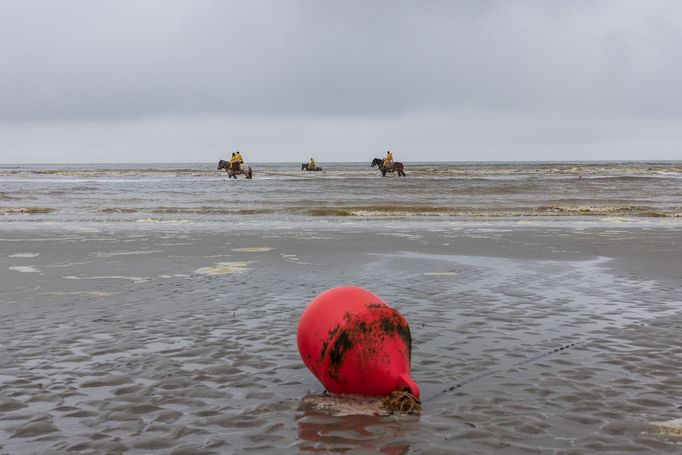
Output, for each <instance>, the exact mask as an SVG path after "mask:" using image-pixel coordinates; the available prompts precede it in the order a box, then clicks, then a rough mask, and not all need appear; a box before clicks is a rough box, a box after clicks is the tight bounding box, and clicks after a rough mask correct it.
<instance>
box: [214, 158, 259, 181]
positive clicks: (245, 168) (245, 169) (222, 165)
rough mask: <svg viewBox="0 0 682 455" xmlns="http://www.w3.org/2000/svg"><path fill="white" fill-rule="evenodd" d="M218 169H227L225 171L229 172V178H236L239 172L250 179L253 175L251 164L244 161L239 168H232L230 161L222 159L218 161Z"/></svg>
mask: <svg viewBox="0 0 682 455" xmlns="http://www.w3.org/2000/svg"><path fill="white" fill-rule="evenodd" d="M218 169H225V172H227V178H232V177H234V178H235V179H236V178H237V175H238V174H244V175H245V176H246V178H247V179H250V178H251V177H253V172H252V171H251V166H249V165H248V164H244V163H241V164H240V165H239V168H237V169H232V168H231V167H230V163H229V161H225V160H220V161H218Z"/></svg>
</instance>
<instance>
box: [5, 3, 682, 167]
mask: <svg viewBox="0 0 682 455" xmlns="http://www.w3.org/2000/svg"><path fill="white" fill-rule="evenodd" d="M237 149H239V150H241V151H242V153H243V154H244V156H245V158H246V159H247V161H253V162H257V161H261V162H262V161H303V160H306V159H308V158H310V157H311V156H313V157H315V158H316V159H317V160H318V161H320V162H324V161H367V160H369V159H371V158H373V157H374V156H383V155H384V154H385V152H386V150H388V149H391V150H392V151H393V152H394V155H395V157H396V159H400V160H403V161H419V160H447V161H477V160H505V161H506V160H587V159H613V160H622V159H644V160H650V159H682V2H681V1H679V0H637V1H628V0H613V1H606V0H604V1H600V0H584V1H582V0H570V1H565V0H556V1H552V0H536V1H523V0H513V1H512V0H500V1H485V0H470V1H456V0H443V1H430V0H414V1H397V0H357V1H356V0H343V1H339V0H334V1H331V0H330V1H326V0H288V1H284V0H243V1H236V0H234V1H232V0H214V1H209V0H120V1H110V0H60V1H54V0H0V162H1V163H54V162H213V161H217V160H218V159H219V158H221V157H224V156H226V155H228V154H230V153H231V152H232V151H234V150H237Z"/></svg>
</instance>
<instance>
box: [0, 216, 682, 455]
mask: <svg viewBox="0 0 682 455" xmlns="http://www.w3.org/2000/svg"><path fill="white" fill-rule="evenodd" d="M93 231H94V232H93ZM633 237H634V238H636V239H638V241H639V242H640V243H641V244H646V245H648V246H647V248H648V249H649V250H653V249H655V248H656V247H655V245H656V244H659V248H660V249H661V250H670V249H671V248H672V249H674V248H677V247H675V246H674V245H680V244H682V242H679V240H680V231H679V230H677V229H676V228H669V229H663V228H657V229H650V230H647V231H646V232H645V231H644V230H643V229H642V228H636V229H630V230H628V229H623V230H613V229H603V228H599V229H592V230H584V229H582V228H581V229H567V228H551V229H549V228H546V227H536V228H529V227H521V228H519V227H517V228H508V227H505V228H501V227H500V228H491V227H490V226H486V227H477V228H470V229H469V228H462V226H459V227H453V226H448V225H441V226H440V227H439V228H438V229H433V230H431V231H427V230H423V229H410V228H405V229H403V230H396V231H393V232H384V231H381V230H378V231H374V230H371V229H362V228H358V227H357V226H355V227H353V228H352V229H351V228H348V229H341V228H328V229H315V230H313V229H310V230H307V231H292V230H289V229H269V230H267V231H259V232H243V231H230V230H227V231H224V232H213V231H205V230H193V229H181V228H175V229H170V228H166V229H158V230H147V231H140V230H135V231H130V230H120V229H112V230H99V231H96V230H92V231H86V232H74V231H73V230H70V229H53V230H50V231H48V230H35V231H32V232H30V233H28V232H26V231H12V230H8V229H5V230H3V232H2V239H0V246H1V247H2V250H1V251H2V254H0V280H1V282H0V284H1V285H2V289H3V302H2V303H1V304H0V453H33V452H41V453H45V452H51V453H54V452H56V453H60V452H85V453H88V452H111V453H117V452H127V453H143V452H147V451H149V450H158V451H159V453H244V452H246V451H255V452H258V453H292V452H298V451H323V452H324V451H341V452H343V451H355V452H356V453H357V452H360V453H374V452H380V453H388V454H397V453H408V452H409V453H490V452H499V453H535V452H545V453H547V452H553V451H559V453H594V452H597V451H599V452H611V453H623V452H630V451H641V452H645V453H679V450H680V442H681V441H680V439H679V437H678V436H676V435H675V434H674V432H670V431H668V432H665V431H663V430H661V429H660V428H659V427H656V426H654V425H652V422H658V421H672V420H673V419H676V418H679V417H681V416H682V409H681V406H682V404H681V403H680V401H679V397H680V396H682V380H681V379H680V378H679V371H680V368H682V347H680V344H679V343H678V342H676V339H677V335H678V334H679V331H680V329H681V328H682V311H681V307H680V300H679V286H678V285H677V284H676V283H679V281H675V279H660V280H659V279H655V277H652V276H651V274H650V273H646V270H638V269H637V267H632V268H628V269H620V268H618V267H617V266H615V265H614V264H615V263H617V261H618V257H616V256H618V255H617V254H616V253H613V252H614V251H616V252H617V251H618V250H619V249H623V248H621V246H622V245H625V246H627V245H631V244H632V243H631V242H632V240H627V241H624V240H622V239H627V238H633ZM476 242H481V244H480V245H479V244H478V243H476ZM472 245H473V246H472ZM486 245H487V248H488V249H486ZM666 245H668V246H666ZM467 248H473V249H476V250H477V251H479V252H480V254H478V255H475V256H474V255H471V254H469V253H468V252H467ZM609 248H612V250H609ZM628 248H629V247H628ZM625 249H627V248H625ZM519 252H523V254H520V253H519ZM673 253H679V252H677V251H676V250H675V251H673ZM661 254H662V253H661ZM612 256H613V259H611V258H610V257H612ZM676 257H677V258H679V255H678V256H676ZM661 260H662V261H668V262H667V263H668V265H670V266H672V267H674V266H677V265H679V259H675V258H672V259H671V258H670V257H667V256H661ZM642 261H644V259H642ZM675 261H677V262H675ZM642 264H644V262H642ZM18 267H31V268H33V269H35V270H36V272H33V273H22V271H21V269H17V268H18ZM344 284H354V285H358V286H363V287H367V288H368V289H371V290H373V291H374V292H376V293H377V294H379V295H380V296H381V297H382V298H384V299H385V300H386V301H387V302H388V303H389V304H391V305H392V306H394V307H395V308H396V309H398V310H399V311H401V312H402V313H403V314H404V315H405V316H406V318H407V320H408V321H409V322H410V326H411V330H412V337H413V351H412V352H413V353H412V356H413V357H412V372H413V377H414V378H415V380H416V381H417V382H418V383H419V385H420V387H421V391H422V399H423V413H422V414H421V415H416V416H415V415H409V416H405V415H389V416H380V415H367V410H366V407H365V408H362V407H358V413H357V414H354V413H353V412H350V413H349V412H348V406H346V407H343V408H342V407H339V409H336V410H335V409H334V408H333V407H332V408H329V407H326V408H325V407H323V406H318V405H316V403H317V402H318V401H319V402H321V401H324V397H323V398H320V399H318V398H317V396H319V395H320V394H321V393H322V392H323V389H322V387H321V385H320V384H319V383H318V382H317V381H316V380H315V378H314V377H313V376H312V374H311V373H309V372H308V371H307V370H306V369H305V367H304V366H303V364H302V362H301V360H300V358H299V356H298V352H297V348H296V337H295V334H296V327H297V322H298V318H299V316H300V314H301V312H302V311H303V309H304V307H305V305H306V304H307V302H308V301H310V300H311V299H312V298H313V297H314V296H315V295H317V294H319V293H320V292H322V291H323V290H325V289H328V288H330V287H333V286H338V285H344ZM370 406H371V405H370ZM349 414H350V415H349ZM363 451H364V452H363Z"/></svg>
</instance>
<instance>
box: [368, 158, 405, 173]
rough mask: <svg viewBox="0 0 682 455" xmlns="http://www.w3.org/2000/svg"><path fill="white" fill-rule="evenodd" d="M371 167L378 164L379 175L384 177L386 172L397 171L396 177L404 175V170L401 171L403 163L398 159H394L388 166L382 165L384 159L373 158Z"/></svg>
mask: <svg viewBox="0 0 682 455" xmlns="http://www.w3.org/2000/svg"><path fill="white" fill-rule="evenodd" d="M371 166H372V167H375V166H379V170H380V171H381V176H382V177H386V173H387V172H397V173H398V177H405V172H403V163H401V162H400V161H394V162H393V164H392V165H391V166H389V167H386V166H384V160H382V159H381V158H374V159H373V160H372V164H371Z"/></svg>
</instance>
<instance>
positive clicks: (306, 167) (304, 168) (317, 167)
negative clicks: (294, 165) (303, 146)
mask: <svg viewBox="0 0 682 455" xmlns="http://www.w3.org/2000/svg"><path fill="white" fill-rule="evenodd" d="M301 170H302V171H321V170H322V168H321V167H320V166H318V165H315V167H314V168H312V169H311V168H310V166H309V165H308V163H302V164H301Z"/></svg>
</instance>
